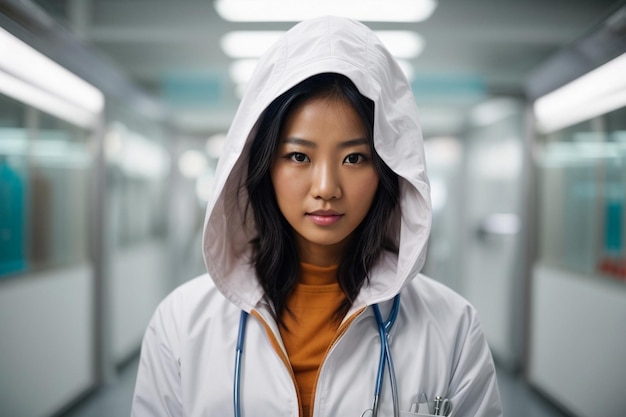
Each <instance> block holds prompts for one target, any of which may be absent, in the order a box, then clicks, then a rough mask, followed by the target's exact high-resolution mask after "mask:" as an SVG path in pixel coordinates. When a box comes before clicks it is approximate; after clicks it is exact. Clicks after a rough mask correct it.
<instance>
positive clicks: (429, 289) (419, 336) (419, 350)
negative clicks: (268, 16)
mask: <svg viewBox="0 0 626 417" xmlns="http://www.w3.org/2000/svg"><path fill="white" fill-rule="evenodd" d="M322 72H335V73H341V74H344V75H346V76H347V77H349V78H350V79H351V80H352V81H353V82H354V83H355V85H356V86H357V88H358V89H359V91H360V92H361V93H362V94H363V95H365V96H367V97H369V98H370V99H371V100H373V101H374V103H375V117H374V146H375V148H376V151H377V153H378V154H379V155H380V157H381V158H382V159H383V160H384V161H385V162H386V164H387V165H389V167H390V168H391V169H393V170H394V171H395V172H396V173H397V174H398V175H399V177H400V183H401V184H400V211H401V215H398V218H397V219H396V225H397V228H396V229H395V230H393V231H391V233H392V235H393V238H394V241H395V242H396V243H397V244H398V247H399V254H398V255H392V254H387V255H385V256H384V258H383V259H382V260H381V261H380V262H379V263H378V264H377V265H376V267H375V268H374V270H373V271H371V277H370V282H369V284H365V285H364V287H363V288H362V290H361V291H360V293H359V296H358V298H357V299H356V301H355V302H354V304H353V306H352V308H351V310H350V311H349V312H348V314H347V316H346V318H345V319H344V321H343V323H342V325H341V327H340V336H339V337H338V338H337V339H336V340H335V342H334V343H333V344H332V346H331V347H330V349H329V351H328V352H327V354H326V357H325V359H324V361H323V363H322V364H321V366H320V370H319V375H318V380H317V385H316V391H315V396H314V403H313V413H314V415H315V416H320V417H321V416H342V417H349V416H353V417H358V416H361V414H362V413H363V412H364V411H365V410H366V409H368V408H371V406H372V401H373V395H374V385H375V380H376V372H377V368H378V361H379V352H380V341H379V336H378V330H377V324H376V320H375V318H374V315H373V311H372V308H371V307H370V306H371V305H373V304H376V303H379V305H380V307H381V310H382V312H383V317H386V316H387V314H388V313H389V310H390V308H391V303H392V302H391V299H392V298H393V297H394V296H395V295H396V294H398V293H400V294H401V305H400V313H399V316H398V319H397V321H396V324H395V326H394V327H393V329H392V331H391V335H390V345H391V351H392V356H393V360H394V363H395V370H396V377H397V384H398V391H399V392H398V394H399V405H400V409H401V410H402V411H409V408H410V407H411V404H412V403H414V402H416V401H417V400H418V396H419V395H420V394H421V393H425V395H426V396H427V398H428V399H429V400H430V401H431V402H432V399H433V398H434V397H435V396H437V395H441V396H443V397H447V398H449V399H450V401H451V402H452V404H453V410H452V414H451V415H452V416H466V417H469V416H471V417H497V416H501V415H502V411H501V405H500V398H499V393H498V387H497V382H496V375H495V370H494V365H493V361H492V357H491V354H490V351H489V348H488V346H487V342H486V340H485V337H484V335H483V332H482V330H481V325H480V321H479V318H478V316H477V314H476V311H475V310H474V308H473V307H472V306H471V305H469V304H468V302H467V301H465V300H464V299H463V298H462V297H461V296H459V295H458V294H456V293H454V292H453V291H452V290H450V289H448V288H447V287H445V286H443V285H441V284H439V283H437V282H435V281H433V280H431V279H430V278H427V277H425V276H423V275H421V274H420V273H419V271H420V269H421V268H422V266H423V264H424V259H425V255H426V243H427V239H428V236H429V232H430V222H431V209H430V197H429V194H430V191H429V185H428V180H427V177H426V168H425V163H424V150H423V143H422V137H421V131H420V127H419V123H418V116H417V109H416V105H415V100H414V97H413V95H412V92H411V88H410V86H409V84H408V82H407V80H406V78H405V76H404V75H403V73H402V71H401V69H400V68H399V66H398V65H397V63H396V62H395V61H394V60H393V58H391V56H390V54H389V52H388V51H387V49H385V47H384V46H383V45H382V43H381V42H380V41H379V40H378V39H377V38H376V36H375V35H374V33H373V32H372V31H371V30H369V29H368V28H367V27H366V26H364V25H362V24H360V23H357V22H354V21H351V20H348V19H342V18H335V17H324V18H319V19H313V20H310V21H305V22H302V23H300V24H298V25H296V26H294V27H293V28H292V29H291V30H290V31H288V32H287V33H286V34H285V35H284V36H283V37H282V38H281V39H280V40H279V41H278V42H277V43H276V44H275V45H274V46H273V47H272V48H270V50H269V51H268V52H267V53H266V54H265V55H264V56H263V57H262V58H261V60H260V62H259V64H258V67H257V69H256V71H255V73H254V75H253V77H252V80H251V82H250V84H249V86H248V90H247V93H246V95H245V96H244V98H243V100H242V102H241V105H240V107H239V110H238V112H237V114H236V116H235V118H234V121H233V123H232V126H231V129H230V131H229V133H228V138H227V142H226V146H225V149H224V153H223V155H222V157H221V159H220V162H219V164H218V168H217V173H216V179H215V188H214V190H215V191H214V196H213V198H212V200H211V201H210V202H209V205H208V209H207V214H206V220H205V225H204V229H205V230H204V241H203V249H204V257H205V263H206V266H207V270H208V274H206V275H203V276H201V277H198V278H196V279H194V280H191V281H189V282H187V283H185V284H183V285H182V286H181V287H179V288H178V289H176V290H175V291H174V292H173V293H172V294H170V295H169V296H168V297H167V298H166V299H165V300H164V301H163V302H162V303H161V305H160V306H159V307H158V309H157V311H156V313H155V314H154V316H153V318H152V320H151V322H150V324H149V326H148V329H147V331H146V334H145V337H144V340H143V344H142V349H141V359H140V364H139V372H138V376H137V383H136V388H135V394H134V398H133V405H132V416H133V417H165V416H170V417H179V416H181V417H182V416H186V417H209V416H219V417H223V416H232V415H233V378H234V365H235V346H236V343H237V334H238V327H239V319H240V313H241V310H245V311H247V312H250V313H251V314H252V316H251V317H250V318H249V319H248V326H247V333H246V337H245V346H244V354H243V365H242V368H243V370H242V382H241V399H242V400H241V402H242V415H243V416H245V417H252V416H254V417H260V416H271V417H276V416H281V417H298V415H299V412H300V407H299V400H298V392H297V389H296V386H295V379H294V376H293V372H292V371H291V367H290V366H289V362H288V359H287V355H286V353H285V349H284V346H283V344H282V342H281V337H280V333H279V331H278V327H277V325H276V323H275V321H274V320H273V319H272V315H271V313H270V311H271V309H270V306H269V304H268V302H267V300H266V299H265V298H264V297H263V291H262V288H261V286H260V285H259V283H258V282H257V280H256V278H255V274H254V271H253V269H252V267H251V266H250V263H249V261H248V260H249V256H250V252H249V250H250V248H249V243H248V242H249V241H250V239H251V238H252V237H253V236H254V234H255V231H254V226H253V222H252V221H251V220H250V219H249V218H248V219H247V222H246V223H245V224H246V225H250V226H243V216H244V213H245V212H244V210H243V208H244V207H245V198H246V195H245V191H242V188H241V184H242V180H243V177H244V175H245V172H246V161H247V149H248V147H247V146H246V145H248V144H249V142H250V139H251V136H252V135H251V132H253V130H254V124H255V122H256V121H257V119H258V118H259V116H260V114H261V112H262V111H263V110H264V109H265V108H266V107H267V105H268V104H269V103H270V102H271V101H272V100H273V99H274V98H276V97H277V96H278V95H280V94H281V93H283V92H284V91H286V90H288V89H289V88H290V87H292V86H294V85H295V84H297V83H298V82H300V81H302V80H304V79H306V78H308V77H310V76H312V75H314V74H318V73H322ZM248 215H251V214H250V213H248ZM387 375H388V374H387ZM380 407H381V408H380V414H379V415H380V416H391V415H393V411H392V410H393V406H392V400H391V389H390V384H389V380H388V377H386V378H385V383H384V389H383V392H382V395H381V406H380Z"/></svg>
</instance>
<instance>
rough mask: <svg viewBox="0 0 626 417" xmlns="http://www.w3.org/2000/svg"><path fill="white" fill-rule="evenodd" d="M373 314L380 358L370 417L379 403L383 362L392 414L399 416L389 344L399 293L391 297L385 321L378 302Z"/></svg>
mask: <svg viewBox="0 0 626 417" xmlns="http://www.w3.org/2000/svg"><path fill="white" fill-rule="evenodd" d="M373 309H374V315H375V317H376V323H377V325H378V336H379V337H380V358H379V362H378V372H377V373H376V385H375V387H374V404H373V405H372V417H378V408H379V405H380V393H381V392H382V386H383V375H384V373H385V364H386V365H387V367H388V368H389V382H390V385H391V398H392V399H393V415H394V417H399V416H400V405H399V404H398V386H397V383H396V382H397V381H396V371H395V368H394V366H393V359H392V357H391V348H390V346H389V332H390V331H391V328H392V327H393V325H394V324H395V322H396V318H397V317H398V312H399V311H400V294H398V295H396V296H395V297H394V299H393V306H392V307H391V312H390V313H389V317H388V318H387V321H383V316H382V314H381V312H380V307H378V304H374V306H373Z"/></svg>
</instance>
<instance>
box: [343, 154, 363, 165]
mask: <svg viewBox="0 0 626 417" xmlns="http://www.w3.org/2000/svg"><path fill="white" fill-rule="evenodd" d="M364 160H365V157H364V156H363V155H361V154H358V153H352V154H350V155H348V156H346V159H344V162H346V163H348V164H358V163H359V162H363V161H364Z"/></svg>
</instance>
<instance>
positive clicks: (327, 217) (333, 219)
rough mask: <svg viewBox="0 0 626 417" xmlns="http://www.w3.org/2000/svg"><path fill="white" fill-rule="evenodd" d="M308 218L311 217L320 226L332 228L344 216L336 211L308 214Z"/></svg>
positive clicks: (320, 211) (319, 211)
mask: <svg viewBox="0 0 626 417" xmlns="http://www.w3.org/2000/svg"><path fill="white" fill-rule="evenodd" d="M307 216H309V218H310V219H311V221H312V222H313V223H315V224H316V225H318V226H330V225H332V224H335V223H337V222H338V221H339V219H341V216H343V214H340V213H337V212H334V211H322V210H318V211H314V212H311V213H307Z"/></svg>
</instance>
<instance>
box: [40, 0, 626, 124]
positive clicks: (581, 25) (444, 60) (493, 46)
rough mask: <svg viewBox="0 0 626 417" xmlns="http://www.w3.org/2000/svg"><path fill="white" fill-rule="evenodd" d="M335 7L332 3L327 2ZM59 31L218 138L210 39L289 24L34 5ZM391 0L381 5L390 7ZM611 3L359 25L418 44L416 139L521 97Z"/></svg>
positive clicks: (471, 0)
mask: <svg viewBox="0 0 626 417" xmlns="http://www.w3.org/2000/svg"><path fill="white" fill-rule="evenodd" d="M337 1H341V0H337ZM36 3H37V4H39V5H40V6H42V7H43V8H44V9H45V10H46V11H48V12H49V13H50V14H51V15H52V16H54V17H55V18H57V19H58V20H59V21H60V22H61V23H62V24H63V25H65V26H66V27H68V28H69V29H70V30H72V31H73V32H74V33H75V34H76V35H77V36H78V37H79V38H80V39H82V40H83V41H84V42H85V43H87V44H88V45H90V47H92V48H93V49H94V50H96V51H97V52H98V53H99V54H100V55H103V56H104V57H106V58H107V59H109V60H110V61H112V62H113V64H114V65H116V66H117V67H118V68H120V69H121V70H122V71H124V72H126V73H127V74H128V75H129V76H130V77H131V78H132V79H133V80H134V81H136V82H137V83H138V84H139V85H141V86H142V87H143V88H144V89H146V90H147V91H148V92H150V93H151V94H153V95H154V96H156V97H159V98H160V99H162V100H164V101H165V102H166V104H167V105H168V107H169V108H170V109H171V114H172V120H173V121H174V123H175V124H176V125H178V126H179V127H180V128H181V129H182V130H183V131H185V132H187V133H189V134H190V135H200V136H206V135H209V134H211V133H215V132H219V131H224V130H226V129H227V128H228V124H229V122H230V120H231V119H232V116H233V114H234V111H235V109H236V106H237V102H238V99H237V98H236V96H235V86H234V84H232V83H231V82H230V79H229V77H228V68H229V65H230V63H231V60H230V59H229V58H228V57H227V56H226V55H225V54H224V53H223V52H222V50H221V48H220V45H219V40H220V37H221V36H222V35H223V34H224V33H226V32H228V31H231V30H251V29H265V30H277V29H278V30H282V29H288V28H289V27H290V26H292V25H293V23H230V22H226V21H224V20H222V19H221V18H220V17H219V16H218V15H217V13H216V12H215V10H214V8H213V5H212V0H177V1H174V0H172V1H166V0H39V1H36ZM393 3H394V1H393V0H388V1H387V2H386V4H388V5H389V7H393ZM620 4H623V2H622V1H616V0H500V1H496V0H440V2H439V5H438V6H437V8H436V10H435V12H434V14H433V15H432V16H431V18H430V19H428V20H426V21H424V22H419V23H374V22H371V23H367V24H368V25H369V26H370V27H371V28H372V29H375V30H383V29H387V30H390V29H408V30H414V31H416V32H418V33H419V34H420V35H421V36H422V37H423V38H424V39H425V48H424V50H423V52H422V54H421V55H420V56H418V57H417V58H415V59H413V60H412V61H411V63H412V64H413V66H414V68H415V81H414V84H413V86H414V91H415V94H416V98H417V101H418V106H419V108H420V109H421V118H422V123H423V128H424V133H425V135H426V136H433V135H445V134H455V133H457V132H458V131H459V130H461V129H462V128H463V126H464V123H465V120H466V116H467V111H468V108H470V107H471V106H473V105H475V104H477V103H478V102H481V101H484V100H485V98H487V97H489V96H494V95H496V96H498V95H514V96H522V95H523V88H524V82H525V80H526V79H527V77H528V76H529V75H530V73H531V72H532V70H533V69H535V68H536V67H537V66H538V65H539V64H541V63H542V62H543V61H544V60H545V59H546V58H547V57H549V56H550V55H551V54H553V53H555V52H556V51H557V50H559V49H560V48H562V47H564V46H566V45H568V44H569V43H571V42H573V41H574V40H576V38H578V37H579V36H582V35H583V34H585V33H586V32H587V31H588V30H590V29H591V28H593V27H594V26H595V25H596V24H597V23H599V22H600V20H602V19H603V18H605V17H606V16H607V14H608V13H609V12H611V11H613V10H615V8H616V7H617V6H619V5H620Z"/></svg>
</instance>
